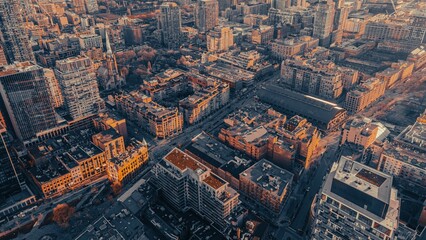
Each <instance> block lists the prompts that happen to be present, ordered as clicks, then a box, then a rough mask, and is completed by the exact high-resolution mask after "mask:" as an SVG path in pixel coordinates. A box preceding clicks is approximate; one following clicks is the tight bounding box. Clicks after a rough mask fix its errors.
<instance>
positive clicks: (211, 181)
mask: <svg viewBox="0 0 426 240" xmlns="http://www.w3.org/2000/svg"><path fill="white" fill-rule="evenodd" d="M203 182H205V183H206V184H207V185H209V186H210V187H212V188H213V189H215V190H216V189H219V188H221V187H222V186H224V185H226V184H227V182H225V181H224V180H222V179H220V178H219V177H217V176H216V175H214V174H210V175H209V176H208V177H206V178H205V179H204V180H203Z"/></svg>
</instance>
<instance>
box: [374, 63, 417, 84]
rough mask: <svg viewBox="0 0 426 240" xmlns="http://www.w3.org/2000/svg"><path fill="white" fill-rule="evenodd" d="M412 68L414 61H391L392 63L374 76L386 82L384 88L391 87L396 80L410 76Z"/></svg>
mask: <svg viewBox="0 0 426 240" xmlns="http://www.w3.org/2000/svg"><path fill="white" fill-rule="evenodd" d="M413 70H414V63H411V62H408V61H399V62H395V63H392V65H391V66H390V67H389V68H387V69H385V70H383V71H381V72H378V73H376V78H379V79H381V80H383V81H385V82H386V88H390V87H392V86H393V85H394V84H395V83H396V82H397V81H400V80H404V79H406V78H407V77H409V76H411V74H412V73H413Z"/></svg>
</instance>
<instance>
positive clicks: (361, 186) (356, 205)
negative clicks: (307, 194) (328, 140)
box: [322, 156, 392, 221]
mask: <svg viewBox="0 0 426 240" xmlns="http://www.w3.org/2000/svg"><path fill="white" fill-rule="evenodd" d="M391 189H392V176H390V175H387V174H384V173H382V172H380V171H378V170H376V169H373V168H370V167H368V166H366V165H363V164H361V163H358V162H355V161H353V160H352V159H350V158H349V157H345V156H342V157H341V158H340V160H339V162H338V163H335V164H334V165H333V167H332V169H331V172H330V174H329V175H328V177H327V179H326V181H325V183H324V186H323V190H322V193H324V194H326V195H328V196H331V197H332V198H334V199H336V200H338V201H340V202H342V203H344V204H345V205H346V206H348V207H351V208H353V209H355V210H357V211H359V212H361V213H363V214H364V215H366V216H368V217H370V218H372V219H374V220H376V221H382V220H383V219H385V218H386V215H387V213H388V209H389V205H390V204H391Z"/></svg>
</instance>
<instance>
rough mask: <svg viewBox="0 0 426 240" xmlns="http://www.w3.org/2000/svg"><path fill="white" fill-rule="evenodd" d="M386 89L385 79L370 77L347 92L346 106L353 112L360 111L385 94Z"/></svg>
mask: <svg viewBox="0 0 426 240" xmlns="http://www.w3.org/2000/svg"><path fill="white" fill-rule="evenodd" d="M385 90H386V82H385V81H383V80H381V79H378V78H370V79H368V80H367V81H365V82H363V83H361V84H360V85H358V86H357V87H356V88H355V89H354V90H352V91H350V92H348V93H347V94H346V100H345V108H346V110H348V111H349V112H351V113H357V112H360V111H362V110H364V109H365V108H366V107H368V106H370V105H371V104H372V103H373V102H375V101H376V100H377V99H379V98H380V97H381V96H383V94H385Z"/></svg>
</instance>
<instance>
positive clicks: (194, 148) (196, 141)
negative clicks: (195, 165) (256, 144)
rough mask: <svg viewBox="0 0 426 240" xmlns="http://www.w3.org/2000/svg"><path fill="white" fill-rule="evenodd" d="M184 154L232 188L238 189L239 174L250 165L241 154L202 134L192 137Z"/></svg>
mask: <svg viewBox="0 0 426 240" xmlns="http://www.w3.org/2000/svg"><path fill="white" fill-rule="evenodd" d="M185 152H186V153H187V154H189V155H190V156H192V157H193V158H195V159H196V160H197V161H199V162H201V163H202V164H204V165H205V166H206V167H208V168H209V169H211V170H212V172H213V173H214V174H216V175H218V176H219V177H221V178H222V179H224V180H225V181H227V182H228V183H229V184H230V185H231V187H232V188H234V189H236V190H239V189H240V173H242V172H243V171H244V170H246V169H247V168H249V167H250V166H251V165H252V163H253V162H252V161H250V160H247V159H244V158H242V157H241V153H240V152H238V151H237V150H235V149H232V148H230V147H228V146H226V145H225V144H224V143H222V142H221V141H219V140H218V139H216V138H214V137H213V136H211V135H209V134H207V133H205V132H202V133H200V134H198V135H197V136H196V137H194V138H193V139H192V141H191V144H190V145H189V146H188V147H187V148H186V149H185Z"/></svg>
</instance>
